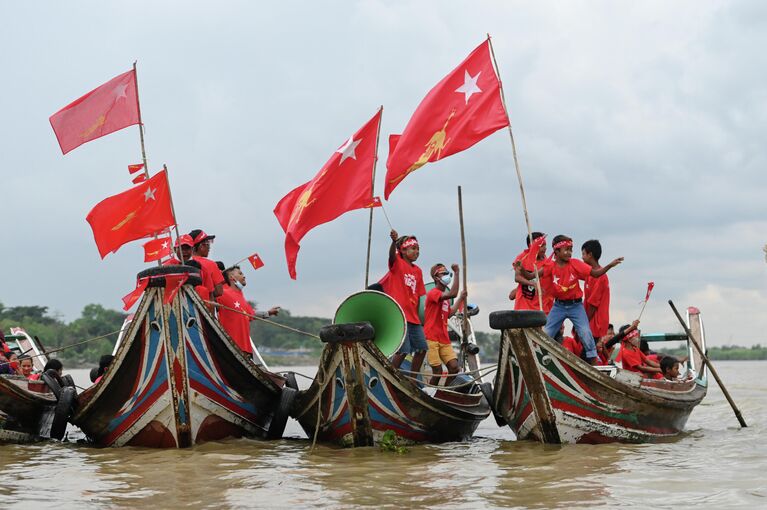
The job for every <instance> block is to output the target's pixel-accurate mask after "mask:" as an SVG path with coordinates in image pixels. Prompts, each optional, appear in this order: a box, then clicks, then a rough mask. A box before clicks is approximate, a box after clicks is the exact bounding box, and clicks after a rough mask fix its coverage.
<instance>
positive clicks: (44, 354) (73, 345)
mask: <svg viewBox="0 0 767 510" xmlns="http://www.w3.org/2000/svg"><path fill="white" fill-rule="evenodd" d="M120 331H122V328H120V329H118V330H117V331H112V332H111V333H107V334H105V335H101V336H95V337H93V338H89V339H87V340H83V341H81V342H77V343H74V344H69V345H65V346H63V347H59V348H58V349H51V350H50V351H45V352H44V353H42V354H35V355H33V356H26V355H25V356H26V357H27V358H40V357H42V356H48V355H49V354H53V353H55V352H60V351H63V350H64V349H69V348H70V347H77V346H78V345H82V344H85V343H88V342H93V341H94V340H101V339H102V338H106V337H108V336H111V335H116V334H118V333H120ZM27 352H29V351H27ZM10 364H11V362H10V361H2V362H0V366H3V365H10Z"/></svg>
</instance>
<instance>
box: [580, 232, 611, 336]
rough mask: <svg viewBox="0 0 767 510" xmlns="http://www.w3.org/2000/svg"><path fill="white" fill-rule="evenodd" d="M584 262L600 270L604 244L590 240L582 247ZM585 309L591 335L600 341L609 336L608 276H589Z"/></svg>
mask: <svg viewBox="0 0 767 510" xmlns="http://www.w3.org/2000/svg"><path fill="white" fill-rule="evenodd" d="M581 256H582V257H583V262H585V263H586V264H588V265H590V266H591V268H592V269H600V268H601V267H602V266H600V265H599V257H601V256H602V244H601V243H600V242H599V241H597V240H596V239H590V240H588V241H586V242H585V243H583V245H582V246H581ZM583 308H585V310H586V317H588V318H589V327H590V328H591V334H592V335H593V336H594V338H595V339H600V338H602V337H603V336H605V335H606V334H607V327H608V326H609V324H610V280H609V279H608V278H607V275H606V274H603V275H602V276H599V277H597V278H594V277H593V276H591V275H589V276H588V278H586V284H585V285H584V286H583Z"/></svg>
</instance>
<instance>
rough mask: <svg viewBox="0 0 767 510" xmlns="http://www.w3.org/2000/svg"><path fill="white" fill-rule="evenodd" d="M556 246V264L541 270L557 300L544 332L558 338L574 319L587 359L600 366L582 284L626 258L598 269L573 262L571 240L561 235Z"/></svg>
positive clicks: (525, 273)
mask: <svg viewBox="0 0 767 510" xmlns="http://www.w3.org/2000/svg"><path fill="white" fill-rule="evenodd" d="M552 243H553V244H552V248H554V262H553V263H552V264H549V265H546V266H544V267H543V268H541V269H540V270H539V273H538V274H539V276H541V277H543V278H545V279H546V280H547V284H548V285H549V286H550V287H549V288H550V289H551V292H552V295H553V297H554V305H553V306H552V308H551V311H550V312H549V314H548V318H547V321H546V325H545V326H544V328H543V330H544V331H545V332H546V334H547V335H548V336H550V337H552V338H554V337H555V335H556V334H557V332H558V331H559V328H560V327H561V326H562V323H563V322H564V321H565V319H570V322H572V323H573V329H574V330H575V331H576V332H577V333H578V338H579V339H580V341H581V343H582V344H583V350H584V357H585V358H586V360H587V361H588V362H589V363H591V364H592V365H594V364H596V363H597V350H596V345H595V343H594V336H593V335H592V334H591V328H590V326H589V319H588V317H587V316H586V310H585V309H584V308H583V292H582V291H581V286H580V281H579V280H586V279H587V278H588V277H589V276H591V277H593V278H598V277H600V276H602V275H603V274H605V273H606V272H607V271H609V270H610V269H612V268H613V267H615V266H617V265H618V264H620V263H621V262H623V257H619V258H617V259H615V260H613V261H612V262H610V263H609V264H607V265H606V266H604V267H600V268H594V267H591V266H589V265H588V264H586V263H585V262H583V261H581V260H578V259H574V258H572V256H573V240H572V239H571V238H570V237H568V236H566V235H561V234H560V235H558V236H556V237H555V238H554V240H553V241H552ZM518 267H520V266H518ZM522 273H523V275H525V276H526V277H529V278H532V277H533V276H535V275H533V274H532V273H530V272H528V271H526V270H525V269H524V268H522Z"/></svg>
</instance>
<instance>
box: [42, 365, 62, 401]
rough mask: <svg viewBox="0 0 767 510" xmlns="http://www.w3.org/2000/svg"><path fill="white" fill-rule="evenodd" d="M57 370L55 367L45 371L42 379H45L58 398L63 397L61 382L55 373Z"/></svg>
mask: <svg viewBox="0 0 767 510" xmlns="http://www.w3.org/2000/svg"><path fill="white" fill-rule="evenodd" d="M55 373H56V372H55V371H54V370H53V369H48V371H46V372H43V373H42V375H41V376H40V379H42V380H43V382H44V383H45V384H46V385H47V386H48V388H50V390H51V391H52V392H53V394H54V395H56V398H57V399H58V398H59V397H61V384H59V380H58V378H57V377H56V375H54V374H55Z"/></svg>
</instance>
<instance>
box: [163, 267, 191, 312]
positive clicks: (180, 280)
mask: <svg viewBox="0 0 767 510" xmlns="http://www.w3.org/2000/svg"><path fill="white" fill-rule="evenodd" d="M188 279H189V273H179V274H167V275H165V292H164V293H163V297H162V302H163V303H165V304H166V305H167V304H170V302H171V301H173V298H174V297H176V294H178V291H179V289H181V286H182V285H184V283H185V282H186V281H187V280H188Z"/></svg>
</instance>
